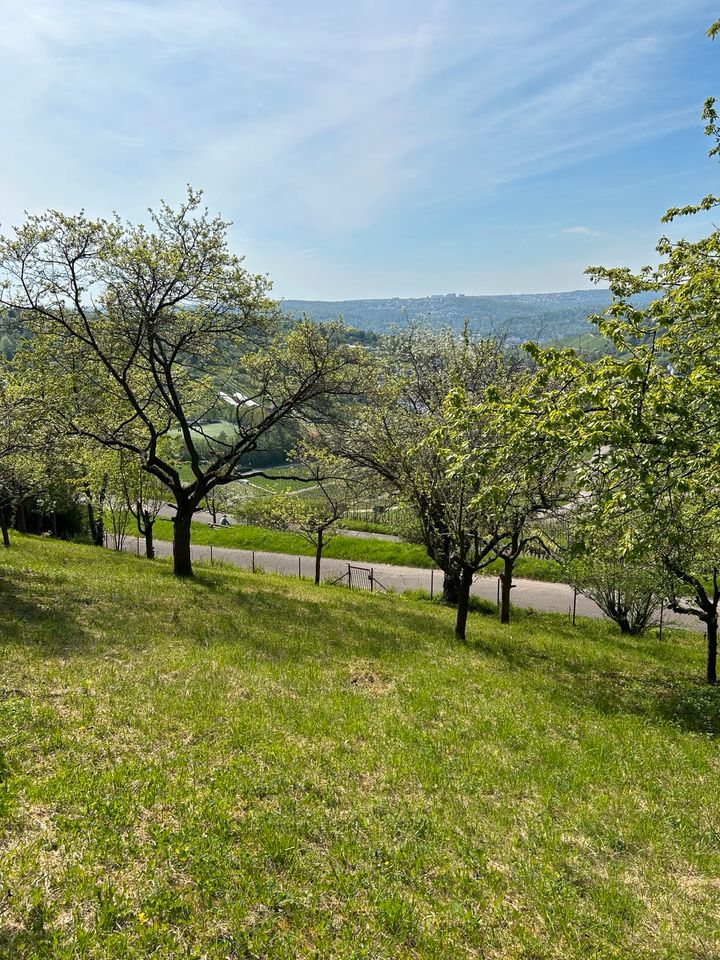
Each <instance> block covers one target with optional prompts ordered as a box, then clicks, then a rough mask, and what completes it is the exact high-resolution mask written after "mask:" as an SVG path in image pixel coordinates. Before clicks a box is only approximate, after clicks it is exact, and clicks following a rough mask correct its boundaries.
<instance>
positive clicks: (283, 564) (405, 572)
mask: <svg viewBox="0 0 720 960" xmlns="http://www.w3.org/2000/svg"><path fill="white" fill-rule="evenodd" d="M144 546H145V544H144V542H143V541H142V540H139V541H138V540H137V539H136V538H135V537H128V538H126V540H125V544H124V549H125V550H126V551H128V552H130V553H139V554H142V553H143V552H144ZM155 552H156V553H157V555H158V556H159V557H168V556H170V555H171V554H172V544H171V543H170V542H169V541H167V540H156V541H155ZM192 558H193V562H197V561H201V562H210V561H211V560H212V561H214V562H218V561H221V562H222V563H229V564H232V565H233V566H236V567H242V568H243V569H245V570H251V569H253V567H254V569H255V570H256V571H264V572H266V573H279V574H282V575H284V576H291V577H297V576H303V577H307V578H312V577H314V575H315V560H314V558H313V557H298V556H293V555H291V554H285V553H266V552H264V551H260V550H254V551H253V550H236V549H231V548H229V547H215V546H213V547H212V548H210V547H209V546H202V545H200V544H193V546H192ZM350 567H351V568H352V571H351V575H352V579H353V586H359V587H362V588H365V589H367V588H369V572H370V571H371V570H372V576H373V579H374V584H373V586H374V588H375V589H376V590H383V589H385V590H393V591H395V592H397V593H405V592H406V591H408V590H427V591H430V592H432V593H434V594H437V593H438V592H440V591H441V590H442V573H441V571H439V570H433V571H431V570H423V569H421V568H419V567H399V566H394V565H391V564H386V563H377V564H374V565H373V566H372V567H371V566H370V565H369V564H361V563H352V564H348V561H347V560H333V559H323V561H322V566H321V570H322V579H323V580H326V581H328V580H336V579H339V578H341V577H342V578H344V582H345V583H347V578H348V570H349V568H350ZM472 593H473V595H474V596H476V597H482V598H484V599H486V600H490V601H493V602H496V601H497V599H498V578H497V577H495V576H487V577H483V576H480V577H476V579H475V582H474V583H473V585H472ZM512 603H513V605H514V606H516V607H521V608H524V609H532V610H538V611H542V612H545V613H565V614H567V615H568V617H570V616H571V615H572V610H573V604H575V612H576V615H577V616H578V617H593V618H595V619H602V618H603V617H604V614H603V612H602V611H601V610H600V608H599V607H598V606H597V605H596V604H595V603H593V601H592V600H589V599H588V598H587V597H584V596H582V594H578V595H577V597H575V595H574V591H573V589H572V587H570V586H569V585H568V584H566V583H546V582H544V581H540V580H525V579H516V580H515V583H514V586H513V592H512ZM664 622H665V624H666V625H667V626H681V627H684V628H685V629H687V630H693V631H695V632H700V633H704V632H705V630H704V627H703V625H702V624H701V623H700V622H699V621H698V620H697V619H696V618H695V617H686V616H680V615H678V614H674V613H671V612H670V611H665V615H664Z"/></svg>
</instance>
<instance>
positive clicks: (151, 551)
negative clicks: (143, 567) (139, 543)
mask: <svg viewBox="0 0 720 960" xmlns="http://www.w3.org/2000/svg"><path fill="white" fill-rule="evenodd" d="M153 524H154V521H152V522H149V521H148V520H145V556H146V557H147V558H148V560H154V559H155V544H154V543H153Z"/></svg>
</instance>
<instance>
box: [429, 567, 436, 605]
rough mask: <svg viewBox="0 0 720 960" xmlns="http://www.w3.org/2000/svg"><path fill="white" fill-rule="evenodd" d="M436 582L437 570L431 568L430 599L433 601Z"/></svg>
mask: <svg viewBox="0 0 720 960" xmlns="http://www.w3.org/2000/svg"><path fill="white" fill-rule="evenodd" d="M434 581H435V569H434V568H433V567H430V599H431V600H432V598H433V591H434V586H435V583H434Z"/></svg>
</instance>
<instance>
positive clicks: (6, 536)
mask: <svg viewBox="0 0 720 960" xmlns="http://www.w3.org/2000/svg"><path fill="white" fill-rule="evenodd" d="M0 529H1V530H2V542H3V546H4V547H7V548H9V547H10V531H9V529H8V515H7V510H6V509H5V507H0Z"/></svg>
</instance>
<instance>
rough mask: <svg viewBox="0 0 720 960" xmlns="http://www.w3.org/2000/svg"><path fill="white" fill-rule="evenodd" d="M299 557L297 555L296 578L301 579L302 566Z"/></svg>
mask: <svg viewBox="0 0 720 960" xmlns="http://www.w3.org/2000/svg"><path fill="white" fill-rule="evenodd" d="M300 559H301V558H300V557H298V580H302V568H301V567H300Z"/></svg>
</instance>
